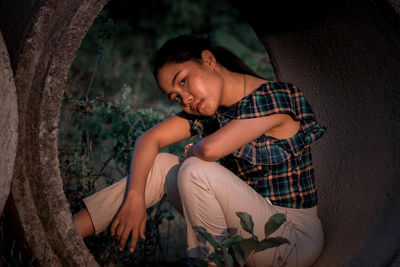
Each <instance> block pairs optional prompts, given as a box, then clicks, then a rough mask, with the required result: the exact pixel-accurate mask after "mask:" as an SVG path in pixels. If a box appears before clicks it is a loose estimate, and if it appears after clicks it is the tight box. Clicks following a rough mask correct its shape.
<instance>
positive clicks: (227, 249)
mask: <svg viewBox="0 0 400 267" xmlns="http://www.w3.org/2000/svg"><path fill="white" fill-rule="evenodd" d="M236 215H237V216H238V217H239V218H240V225H241V227H242V229H243V230H244V231H246V232H248V233H249V234H250V235H251V236H250V237H249V238H244V237H242V236H240V235H236V236H231V237H227V238H225V239H223V240H221V241H219V242H218V241H216V240H215V238H214V237H213V236H212V235H211V234H209V233H208V232H207V231H203V230H196V232H197V233H198V234H199V235H201V236H202V237H204V239H205V240H207V241H208V242H209V243H210V244H211V246H213V248H214V252H213V253H211V254H210V255H209V260H211V261H213V262H214V263H215V264H217V266H218V267H224V266H226V267H233V266H234V261H236V262H237V263H238V264H239V265H240V266H244V264H245V261H246V259H247V258H248V257H249V256H250V255H251V254H252V253H257V252H259V251H263V250H265V249H268V248H273V247H279V246H280V245H283V244H289V240H287V239H286V238H284V237H281V236H278V237H269V236H270V235H271V234H272V233H274V232H275V231H276V230H278V228H279V227H280V226H281V225H282V224H283V223H284V222H285V221H286V218H285V215H283V214H281V213H276V214H274V215H272V216H271V217H270V218H269V220H268V221H267V222H266V224H265V227H264V228H265V238H264V239H262V240H261V241H259V240H258V237H257V236H256V235H254V223H253V220H252V218H251V215H250V214H248V213H246V212H236ZM197 264H198V265H199V266H206V265H205V264H206V262H205V261H202V260H198V262H197Z"/></svg>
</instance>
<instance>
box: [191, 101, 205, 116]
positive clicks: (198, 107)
mask: <svg viewBox="0 0 400 267" xmlns="http://www.w3.org/2000/svg"><path fill="white" fill-rule="evenodd" d="M202 103H203V101H202V100H200V101H199V102H197V103H196V104H194V105H193V108H192V109H193V111H196V112H197V113H199V110H200V107H201V104H202Z"/></svg>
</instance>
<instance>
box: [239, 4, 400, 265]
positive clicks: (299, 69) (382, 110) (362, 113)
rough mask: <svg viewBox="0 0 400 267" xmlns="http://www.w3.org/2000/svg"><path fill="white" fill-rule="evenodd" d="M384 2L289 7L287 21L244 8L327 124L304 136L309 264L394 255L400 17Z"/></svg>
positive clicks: (398, 243) (285, 73)
mask: <svg viewBox="0 0 400 267" xmlns="http://www.w3.org/2000/svg"><path fill="white" fill-rule="evenodd" d="M247 4H249V3H247ZM250 5H251V4H250ZM277 5H278V6H275V7H276V9H275V11H276V13H277V14H278V15H279V14H280V15H281V14H282V13H280V12H278V10H277V9H279V4H277ZM251 6H252V5H251ZM255 7H256V10H265V11H266V10H267V9H263V8H261V7H259V6H257V4H255ZM389 7H390V6H388V5H386V3H385V2H383V1H375V2H364V1H353V2H347V3H346V4H344V3H340V2H338V3H335V4H332V5H331V6H329V5H327V8H326V9H321V10H318V9H317V10H315V9H314V10H303V9H298V10H296V12H294V11H293V10H292V13H293V16H294V18H293V19H290V15H292V13H291V12H290V11H288V12H287V13H285V18H287V17H289V19H288V20H287V21H279V20H275V19H276V18H275V17H274V18H271V19H268V18H266V17H264V18H262V17H261V15H259V16H257V14H254V13H253V14H251V15H252V16H250V17H249V20H250V23H252V25H254V27H255V29H256V32H257V34H258V36H259V37H260V39H261V40H262V41H263V43H264V45H265V46H266V48H267V50H268V51H269V54H270V57H271V60H272V62H273V65H274V68H275V71H276V74H277V77H278V78H279V79H280V80H284V81H289V82H292V83H294V84H295V85H297V86H298V87H299V88H300V89H301V90H302V91H303V92H304V94H305V95H306V97H307V98H308V100H309V101H310V103H311V105H312V106H313V108H314V111H315V113H316V116H317V118H318V120H319V122H320V123H321V124H322V125H324V126H326V127H327V128H328V131H327V133H326V134H325V136H324V137H323V138H321V140H318V141H317V142H316V143H315V144H313V146H312V147H313V151H314V153H313V156H314V164H315V168H316V170H315V172H316V180H317V186H318V188H319V200H320V202H319V214H320V218H321V221H322V223H323V227H324V230H325V248H324V251H323V253H322V255H321V256H320V258H319V260H318V261H317V262H316V263H315V266H389V265H391V264H392V263H393V262H394V261H395V259H396V255H398V251H399V248H400V236H399V234H398V233H399V230H400V224H399V223H398V222H399V220H400V199H399V195H398V193H396V192H399V189H400V181H399V177H400V175H399V169H398V167H399V162H400V160H399V154H400V150H399V144H400V143H399V125H400V112H399V111H400V109H399V107H400V91H399V88H400V75H399V73H400V67H399V64H398V62H400V45H399V44H400V27H398V26H399V17H398V16H397V15H396V13H395V12H394V10H392V9H390V8H389ZM243 8H244V7H243ZM281 8H282V9H283V10H285V11H286V10H287V9H288V7H287V6H285V7H283V6H281ZM239 10H240V9H239ZM303 11H304V12H303ZM268 14H269V13H268ZM314 14H315V16H314V17H313V15H314ZM321 14H322V15H321ZM296 16H297V17H296ZM303 17H304V18H305V19H304V20H305V21H303V20H302V18H303ZM310 18H311V19H310ZM307 20H308V21H307ZM280 24H285V25H280ZM271 27H272V29H270V28H271ZM277 28H279V29H280V30H278V31H277Z"/></svg>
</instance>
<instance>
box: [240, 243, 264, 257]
mask: <svg viewBox="0 0 400 267" xmlns="http://www.w3.org/2000/svg"><path fill="white" fill-rule="evenodd" d="M259 243H260V242H259V241H257V240H255V239H254V238H247V239H243V240H242V243H240V247H241V248H242V250H243V252H244V258H245V259H247V258H248V257H249V255H250V253H251V252H252V251H253V250H255V249H256V248H257V247H258V245H259Z"/></svg>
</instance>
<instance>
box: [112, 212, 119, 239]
mask: <svg viewBox="0 0 400 267" xmlns="http://www.w3.org/2000/svg"><path fill="white" fill-rule="evenodd" d="M118 224H119V216H118V215H117V217H115V219H114V221H113V222H112V224H111V229H110V230H111V236H114V235H115V229H116V228H117V226H118Z"/></svg>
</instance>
